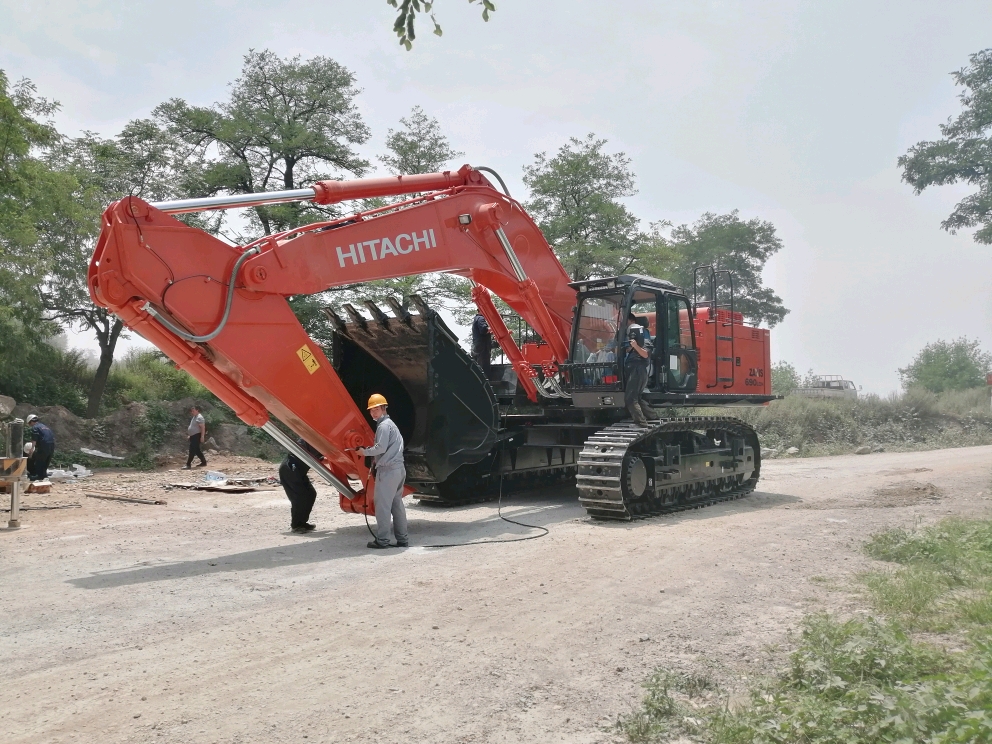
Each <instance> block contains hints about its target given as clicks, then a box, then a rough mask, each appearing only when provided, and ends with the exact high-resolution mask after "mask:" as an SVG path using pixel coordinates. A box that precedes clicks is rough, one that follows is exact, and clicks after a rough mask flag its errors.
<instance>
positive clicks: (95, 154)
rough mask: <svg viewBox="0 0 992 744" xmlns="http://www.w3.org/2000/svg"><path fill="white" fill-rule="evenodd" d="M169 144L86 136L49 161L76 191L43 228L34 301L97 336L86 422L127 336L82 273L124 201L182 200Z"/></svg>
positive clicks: (150, 132)
mask: <svg viewBox="0 0 992 744" xmlns="http://www.w3.org/2000/svg"><path fill="white" fill-rule="evenodd" d="M174 144H175V143H174V142H173V140H172V139H171V138H169V137H167V136H165V134H164V133H163V132H162V131H161V130H159V129H158V128H157V127H156V126H155V125H154V124H153V123H152V122H148V121H135V122H131V123H130V124H128V125H127V126H126V127H125V128H124V130H123V131H122V132H121V134H119V135H118V136H117V137H115V138H114V139H109V140H105V139H101V138H99V137H97V136H96V135H94V134H93V133H89V132H88V133H86V134H84V135H83V136H82V137H79V138H77V139H72V140H64V141H62V142H61V143H60V144H59V146H58V147H54V148H52V149H51V151H50V152H49V154H48V161H49V162H50V163H51V164H52V167H53V168H58V169H60V170H62V171H63V172H64V173H66V174H67V175H69V176H71V177H72V178H73V181H74V183H75V185H76V186H75V189H74V190H73V194H72V196H73V198H72V200H71V204H70V205H68V206H66V207H64V208H62V209H60V210H58V211H57V212H55V213H53V214H52V215H51V216H50V217H49V218H47V219H45V220H44V221H43V222H42V223H41V232H42V234H43V242H44V244H45V248H46V252H47V255H48V257H49V262H48V266H47V267H46V271H45V277H44V281H43V282H41V284H40V287H39V293H40V297H41V301H42V304H43V306H44V308H45V313H46V317H47V318H48V319H49V320H52V321H54V322H56V323H58V324H59V325H60V326H62V327H64V328H75V329H81V330H85V331H90V332H92V333H93V334H94V335H95V336H96V339H97V343H98V344H99V346H100V359H99V363H98V364H97V368H96V372H95V374H94V376H93V382H92V384H91V385H90V389H89V395H88V400H87V405H86V416H87V417H89V418H95V417H96V416H97V415H98V414H99V411H100V404H101V401H102V400H103V394H104V391H105V389H106V384H107V378H108V376H109V374H110V368H111V366H112V364H113V361H114V354H115V351H116V348H117V342H118V341H119V340H120V338H121V337H122V333H123V330H124V325H123V323H122V322H121V320H120V318H118V317H116V316H114V315H112V314H110V313H109V312H108V311H107V310H106V309H104V308H102V307H97V306H96V305H94V304H93V303H92V301H91V300H90V296H89V289H88V286H87V272H88V270H89V261H90V258H91V256H92V255H93V249H94V246H95V243H96V239H97V237H98V236H99V228H100V214H101V212H102V211H103V209H104V208H105V207H106V205H107V204H109V203H110V202H111V201H114V200H115V199H119V198H121V196H123V195H125V194H134V195H135V196H140V197H142V198H143V199H146V200H149V201H158V200H164V199H170V198H175V197H176V196H179V195H186V194H185V193H183V192H182V191H181V189H180V187H179V180H180V177H179V176H178V175H177V173H178V171H177V170H176V169H174V168H173V162H174V160H175V159H176V155H175V153H174Z"/></svg>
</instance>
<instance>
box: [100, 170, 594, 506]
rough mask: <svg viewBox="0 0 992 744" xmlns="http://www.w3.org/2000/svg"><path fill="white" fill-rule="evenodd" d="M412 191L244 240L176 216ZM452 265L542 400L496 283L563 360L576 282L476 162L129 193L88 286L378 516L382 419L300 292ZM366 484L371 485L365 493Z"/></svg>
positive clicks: (112, 209)
mask: <svg viewBox="0 0 992 744" xmlns="http://www.w3.org/2000/svg"><path fill="white" fill-rule="evenodd" d="M400 194H420V195H419V196H416V197H414V198H412V199H410V200H408V201H406V202H402V203H400V204H393V205H390V206H388V207H384V208H381V209H376V210H371V211H367V212H363V213H360V214H356V215H353V216H350V217H347V218H344V219H339V220H334V221H329V222H321V223H315V224H311V225H307V226H304V227H301V228H298V229H296V230H292V231H288V232H285V233H281V234H278V235H270V236H266V237H264V238H262V239H260V240H258V241H255V242H254V243H251V244H249V245H247V246H241V247H238V246H231V245H229V244H227V243H225V242H224V241H222V240H219V239H218V238H215V237H213V236H212V235H210V234H208V233H206V232H203V231H202V230H198V229H196V228H192V227H189V226H188V225H185V224H184V223H182V222H180V221H179V220H177V219H175V218H174V217H172V216H170V215H171V214H177V213H183V212H192V211H201V210H205V209H225V208H233V207H240V206H253V205H259V204H265V203H273V202H279V201H283V202H284V201H293V200H296V201H301V200H311V201H314V202H317V203H320V204H329V203H333V202H339V201H345V200H352V199H359V198H367V197H373V196H390V195H400ZM439 271H440V272H450V273H454V274H458V275H460V276H464V277H466V278H468V279H470V280H472V281H473V282H474V283H475V284H476V287H475V288H474V291H473V298H474V299H475V300H476V302H477V304H478V305H479V307H480V311H482V312H483V314H484V315H486V316H487V318H488V319H489V320H490V323H491V325H493V326H494V331H496V335H497V338H498V340H499V341H500V343H501V345H502V346H503V347H504V349H505V350H506V352H507V355H508V357H509V358H510V360H511V361H512V362H513V363H514V365H515V366H517V368H518V375H519V377H520V380H521V382H522V384H523V385H524V387H525V389H527V390H528V392H529V393H530V394H531V395H532V396H534V386H533V381H532V380H531V377H532V375H530V376H528V375H529V373H530V368H529V367H527V365H526V364H525V363H524V362H523V358H522V355H521V354H520V352H519V349H517V348H516V345H515V344H514V342H513V339H512V337H511V336H510V334H509V333H506V332H505V326H503V324H502V320H501V319H500V318H499V315H498V313H494V310H495V308H494V307H493V305H492V301H491V299H490V297H489V295H488V292H486V290H488V291H491V292H492V293H494V294H496V295H497V296H499V297H500V298H501V299H503V300H504V301H505V302H506V303H507V304H508V305H509V306H510V307H511V308H513V310H515V311H516V312H517V313H519V314H520V315H521V316H522V317H523V318H524V319H525V320H526V321H527V322H528V323H529V324H530V325H531V326H532V327H533V328H534V330H535V331H536V332H537V333H538V334H539V335H540V336H541V337H542V338H543V339H544V340H545V341H546V342H547V343H548V345H549V346H550V348H551V352H552V358H553V360H554V361H555V362H563V361H565V359H566V358H567V355H568V348H567V345H568V339H569V335H570V332H571V325H572V312H573V307H574V305H575V291H574V290H573V289H572V288H570V287H569V286H568V281H569V279H568V275H567V274H566V272H565V271H564V269H563V268H562V266H561V264H560V263H559V262H558V260H557V258H556V257H555V255H554V253H553V252H552V250H551V248H550V246H549V245H548V244H547V242H546V241H545V240H544V237H543V235H542V234H541V232H540V230H539V229H538V228H537V226H536V225H535V224H534V222H533V220H531V219H530V217H529V216H528V215H527V214H526V212H525V211H524V210H523V209H522V208H521V206H520V205H519V204H518V203H517V202H516V201H514V200H513V199H511V198H509V197H508V196H506V195H504V194H502V193H500V192H498V191H497V190H496V189H494V188H493V187H492V185H491V184H490V183H489V181H488V180H486V178H485V177H484V176H483V175H482V174H481V173H480V172H479V171H477V170H475V169H473V168H471V167H469V166H464V167H463V168H462V169H461V170H459V171H457V172H445V173H436V174H423V175H416V176H398V177H394V178H377V179H360V180H356V181H350V182H337V181H329V182H319V183H318V184H315V186H314V187H313V188H312V189H301V190H298V191H295V192H275V193H269V194H255V195H239V196H229V197H217V198H212V199H193V200H186V201H179V202H163V203H159V204H149V203H147V202H144V201H142V200H141V199H138V198H135V197H126V198H124V199H122V200H120V201H118V202H115V203H114V204H111V205H110V206H109V207H108V208H107V210H106V212H105V213H104V215H103V225H102V232H101V235H100V239H99V241H98V243H97V247H96V250H95V252H94V255H93V258H92V260H91V263H90V269H89V288H90V294H91V296H92V298H93V301H94V302H95V303H96V304H97V305H100V306H102V307H105V308H107V309H108V310H110V311H111V312H113V313H115V314H116V315H118V316H119V317H120V318H121V319H122V320H123V321H124V323H125V325H127V327H128V328H130V329H132V330H134V331H135V332H136V333H138V334H139V335H141V336H142V337H144V338H145V339H147V340H148V341H150V342H151V343H152V344H154V345H155V346H157V347H158V348H159V349H161V350H162V351H163V352H164V353H165V354H166V355H167V356H168V357H169V358H170V359H172V360H173V361H174V362H175V363H176V365H177V366H178V367H180V368H181V369H184V370H186V371H187V372H189V373H190V374H191V375H192V376H193V377H194V378H196V379H197V380H198V381H200V382H201V383H202V384H203V385H204V386H205V387H206V388H208V389H209V390H210V391H211V392H213V393H214V394H215V395H217V397H219V398H220V399H221V400H223V401H224V402H225V403H226V404H227V405H228V406H230V407H231V409H232V410H233V411H234V412H235V413H236V414H237V416H238V417H239V418H240V419H241V420H242V421H244V422H245V423H246V424H249V425H251V426H258V427H262V428H263V429H265V430H266V431H268V432H269V433H270V434H271V435H273V436H274V437H275V438H276V439H277V440H278V441H280V443H281V444H283V445H284V446H285V447H287V448H288V449H291V450H292V451H294V452H295V453H296V454H297V455H298V456H299V455H300V454H301V453H302V454H304V455H305V454H306V453H305V452H303V451H302V450H301V449H300V448H298V447H297V446H296V445H295V443H294V442H293V440H292V438H290V437H287V436H286V435H285V434H284V433H283V432H282V431H281V430H279V429H278V428H277V427H276V426H275V425H274V424H273V422H271V421H270V420H269V417H270V415H272V416H274V417H275V418H277V419H278V420H279V421H281V422H282V423H283V424H285V425H286V426H287V427H288V428H289V429H291V430H292V431H293V432H294V433H295V434H296V435H298V436H299V437H302V438H303V439H304V440H306V441H307V442H309V443H310V444H312V445H313V446H315V447H316V448H317V449H318V450H320V451H321V452H322V453H324V458H323V460H322V462H319V463H318V462H316V461H313V459H312V458H309V456H306V457H304V458H303V459H305V460H311V463H310V464H311V467H314V468H315V470H316V472H317V473H318V474H319V475H321V476H322V477H323V478H324V479H325V480H327V481H328V482H330V483H331V484H332V485H333V486H334V487H335V488H336V489H337V490H338V491H339V493H341V506H342V508H343V509H345V510H346V511H359V512H363V511H364V512H365V513H369V514H371V513H373V507H372V499H371V493H372V489H373V486H374V481H371V479H370V478H369V473H368V470H367V469H366V468H365V466H364V461H363V458H361V457H359V456H358V455H357V454H356V453H355V451H354V450H355V448H356V447H361V446H367V445H370V444H371V442H372V440H373V436H372V431H371V428H370V427H369V424H368V422H367V420H366V418H365V415H364V412H363V411H362V410H360V409H359V408H358V407H357V406H356V405H355V404H354V402H353V401H352V399H351V397H350V395H349V394H348V391H347V390H346V389H345V387H344V385H343V383H342V381H341V380H340V379H339V377H338V375H337V374H336V372H335V370H334V369H333V367H332V366H331V364H330V362H329V361H328V359H327V358H326V357H325V356H324V353H323V351H322V350H321V348H320V347H319V346H318V345H317V344H315V343H314V342H313V340H312V339H310V338H309V336H307V334H306V332H305V331H304V329H303V327H302V326H301V325H300V323H299V321H298V320H297V319H296V316H295V315H294V314H293V311H292V310H291V308H290V306H289V303H288V302H287V298H288V297H291V296H293V295H300V294H314V293H317V292H321V291H324V290H327V289H330V288H333V287H337V286H343V285H350V284H356V283H360V282H366V281H370V280H374V279H385V278H392V277H402V276H409V275H413V274H420V273H424V272H439ZM483 288H485V289H483ZM494 315H495V317H493V316H494ZM501 331H502V332H501ZM294 447H295V449H294ZM355 480H358V481H361V482H363V483H369V486H368V487H367V488H359V489H355V488H353V487H352V485H351V482H353V481H355Z"/></svg>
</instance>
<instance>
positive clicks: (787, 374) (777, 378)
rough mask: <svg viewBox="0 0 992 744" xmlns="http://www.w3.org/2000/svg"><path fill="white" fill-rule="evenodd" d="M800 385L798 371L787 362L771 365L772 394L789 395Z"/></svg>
mask: <svg viewBox="0 0 992 744" xmlns="http://www.w3.org/2000/svg"><path fill="white" fill-rule="evenodd" d="M801 384H802V380H801V379H800V377H799V372H798V370H796V368H795V367H793V366H792V365H791V364H789V363H788V362H775V364H773V365H772V393H773V394H775V395H791V394H792V393H793V392H795V390H796V388H798V387H800V386H801Z"/></svg>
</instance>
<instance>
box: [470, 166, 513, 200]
mask: <svg viewBox="0 0 992 744" xmlns="http://www.w3.org/2000/svg"><path fill="white" fill-rule="evenodd" d="M475 169H476V170H477V171H485V172H486V173H491V174H492V175H494V176H496V180H497V181H499V185H500V186H502V187H503V193H504V194H506V195H507V196H509V195H510V190H509V189H508V188H506V184H505V183H504V182H503V179H502V178H500V175H499V173H497V172H496V171H494V170H493V169H492V168H487V167H486V166H484V165H477V166H476V167H475Z"/></svg>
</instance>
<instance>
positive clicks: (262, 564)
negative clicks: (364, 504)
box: [68, 489, 583, 589]
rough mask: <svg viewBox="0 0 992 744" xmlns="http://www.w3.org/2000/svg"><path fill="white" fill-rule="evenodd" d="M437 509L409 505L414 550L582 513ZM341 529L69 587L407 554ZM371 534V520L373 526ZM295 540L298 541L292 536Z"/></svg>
mask: <svg viewBox="0 0 992 744" xmlns="http://www.w3.org/2000/svg"><path fill="white" fill-rule="evenodd" d="M473 509H474V510H475V511H476V512H478V511H479V510H480V509H481V510H482V511H483V513H482V514H478V513H475V514H472V515H471V516H472V518H470V519H451V518H450V516H451V515H460V514H462V513H464V512H466V511H469V510H473ZM438 511H439V510H438V509H437V508H428V507H425V506H419V505H415V504H411V505H410V507H409V508H408V516H409V522H410V533H411V535H412V545H413V547H414V548H416V547H418V546H435V545H445V544H447V545H454V544H462V543H466V542H475V541H480V542H485V541H491V540H507V539H514V538H525V537H529V536H531V535H535V534H541V533H540V532H539V531H538V530H535V529H532V528H531V527H529V526H527V525H534V526H535V527H538V528H541V527H547V526H548V525H551V524H555V523H558V522H562V521H567V520H569V519H572V518H574V517H579V516H581V515H582V514H583V511H582V508H581V507H580V506H579V505H578V502H577V500H576V498H575V492H574V489H573V490H572V491H571V492H568V491H565V492H562V493H559V492H557V491H554V492H551V493H545V494H541V495H533V494H528V498H526V499H523V498H521V497H517V496H515V497H514V498H513V499H508V500H505V501H504V502H503V505H502V511H503V515H504V516H506V517H507V518H509V519H513V520H516V521H518V522H521V523H523V524H512V523H508V522H506V521H504V520H503V519H501V518H500V517H499V515H498V513H497V511H498V507H497V504H496V503H493V502H489V503H486V504H476V505H474V506H467V507H458V508H454V509H444V510H442V511H441V514H444V516H445V517H446V518H443V519H437V518H432V515H433V514H437V513H438ZM359 519H360V520H361V521H359V522H357V523H354V524H350V525H348V526H346V527H339V528H337V529H335V530H332V531H319V530H318V531H315V532H311V533H309V534H308V535H300V536H298V542H294V543H290V544H286V545H278V546H272V547H268V548H260V549H258V550H249V551H245V552H242V553H232V554H230V555H221V556H213V557H210V558H203V559H199V560H189V561H177V562H174V563H162V564H153V565H140V566H133V567H130V568H125V569H118V570H110V571H100V572H96V573H93V574H90V575H88V576H80V577H78V578H74V579H69V582H68V583H70V584H72V585H73V586H76V587H79V588H81V589H111V588H114V587H120V586H128V585H132V584H145V583H149V582H154V581H172V580H176V579H185V578H191V577H196V576H204V575H208V574H215V573H231V572H240V571H255V570H259V569H266V568H274V567H278V566H293V565H300V564H307V563H324V562H327V561H334V560H339V559H342V558H354V557H356V556H361V555H370V554H375V555H377V556H381V557H392V556H401V555H403V554H404V552H405V551H403V550H399V549H395V548H391V549H389V550H384V551H370V550H369V549H368V548H366V547H365V543H366V542H368V540H369V539H370V537H371V536H370V534H369V528H368V527H366V525H365V522H364V519H362V518H361V517H359ZM371 525H372V529H374V528H375V520H374V519H372V520H371ZM294 537H297V536H294Z"/></svg>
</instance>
